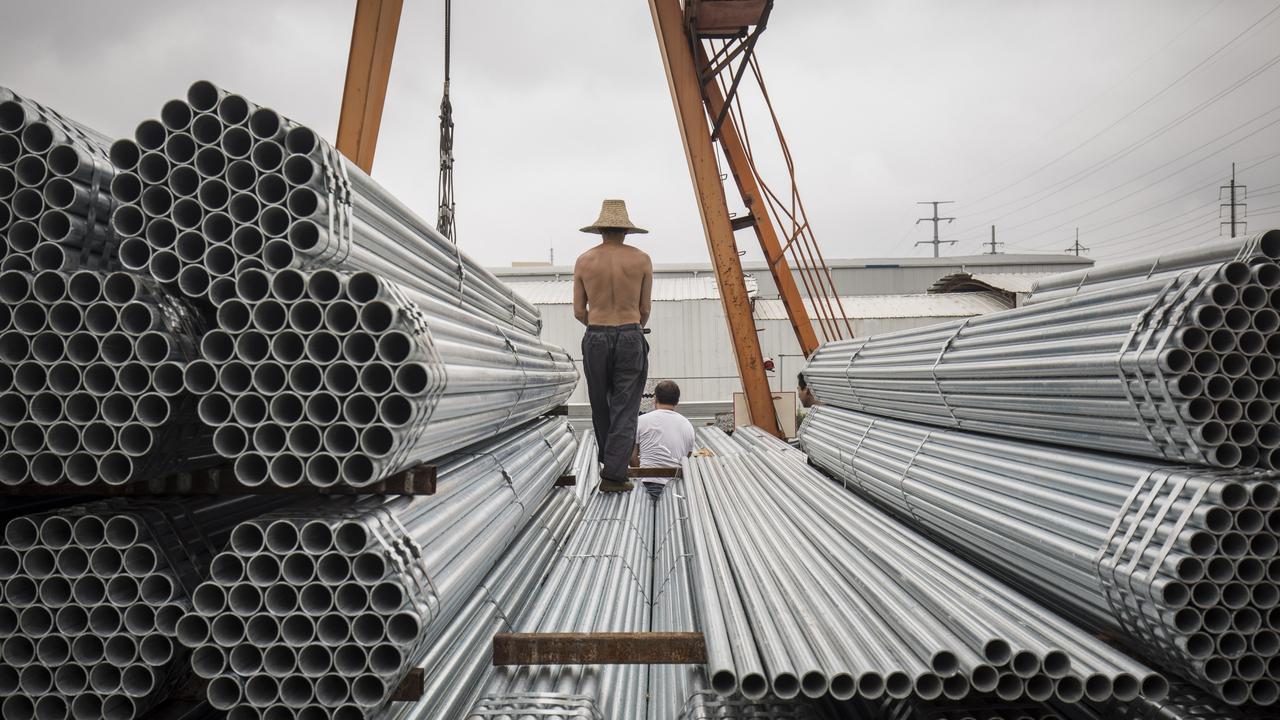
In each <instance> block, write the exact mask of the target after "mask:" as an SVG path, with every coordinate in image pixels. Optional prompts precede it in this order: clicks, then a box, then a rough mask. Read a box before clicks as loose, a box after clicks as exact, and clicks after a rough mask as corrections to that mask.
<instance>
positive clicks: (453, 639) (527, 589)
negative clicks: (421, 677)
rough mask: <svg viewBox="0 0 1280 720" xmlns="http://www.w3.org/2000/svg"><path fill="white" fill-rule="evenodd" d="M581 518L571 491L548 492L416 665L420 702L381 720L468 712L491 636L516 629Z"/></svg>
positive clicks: (489, 669)
mask: <svg viewBox="0 0 1280 720" xmlns="http://www.w3.org/2000/svg"><path fill="white" fill-rule="evenodd" d="M582 514H583V513H582V506H581V505H580V504H579V503H578V501H577V498H575V497H574V495H573V491H572V490H571V489H570V488H558V489H556V490H554V491H553V492H552V494H551V496H550V497H548V498H547V500H546V502H544V503H543V505H542V507H541V508H539V510H538V512H537V513H536V514H535V515H534V516H533V518H531V519H530V520H529V523H528V524H527V525H525V528H524V530H523V531H522V532H521V534H520V536H519V537H517V538H516V540H515V541H514V542H512V543H511V547H510V548H509V549H508V550H507V553H506V554H505V555H503V557H502V560H501V561H500V562H499V563H498V564H497V565H496V566H495V567H494V568H493V570H492V571H490V573H489V574H488V575H487V576H486V577H485V579H484V580H483V581H482V582H481V583H480V586H479V587H478V588H477V589H476V591H475V593H474V594H472V596H471V598H470V600H469V601H468V602H467V604H466V605H464V606H463V607H462V609H461V610H459V611H458V613H457V615H455V616H454V618H453V620H452V621H450V623H449V625H448V627H447V628H446V629H445V631H444V634H442V635H441V636H440V637H439V638H438V639H437V640H436V641H435V642H434V644H433V645H432V647H431V649H430V650H429V651H428V652H427V654H426V655H425V656H424V658H423V661H422V662H421V663H419V665H420V666H421V667H423V668H424V670H425V671H426V679H427V684H426V690H425V692H424V693H423V696H422V699H421V700H419V701H417V702H415V703H396V704H393V705H391V706H389V707H388V708H387V709H386V710H385V711H384V713H383V714H381V715H379V716H378V717H379V720H435V719H436V718H458V717H462V716H463V715H464V714H465V713H466V712H467V711H468V710H469V709H470V708H471V706H472V705H473V704H474V703H475V701H476V699H477V697H478V696H479V694H480V691H481V689H482V688H483V687H484V684H485V681H486V679H487V678H488V677H490V676H491V675H492V674H493V673H494V669H493V666H492V660H493V636H494V634H495V633H499V632H512V631H514V629H515V628H514V627H513V625H512V624H513V623H517V622H519V620H520V618H521V617H523V616H524V614H525V612H526V611H527V609H528V607H529V604H530V603H531V602H532V600H533V598H534V597H535V595H536V593H537V591H538V588H539V587H540V586H541V583H542V580H543V578H545V577H546V574H547V571H548V570H549V569H550V568H551V565H552V563H553V562H554V561H555V560H556V558H558V557H559V556H560V554H561V552H562V550H563V549H564V544H565V542H566V541H567V539H568V537H569V535H570V534H571V533H572V532H573V531H574V529H575V528H577V527H578V523H579V522H580V521H581V520H582Z"/></svg>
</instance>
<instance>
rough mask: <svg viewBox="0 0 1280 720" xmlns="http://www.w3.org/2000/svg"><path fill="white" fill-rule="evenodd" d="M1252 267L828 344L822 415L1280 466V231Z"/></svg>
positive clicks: (1171, 276) (816, 375) (1199, 270)
mask: <svg viewBox="0 0 1280 720" xmlns="http://www.w3.org/2000/svg"><path fill="white" fill-rule="evenodd" d="M1272 235H1274V239H1275V242H1266V243H1258V244H1257V251H1258V253H1262V254H1258V255H1255V256H1252V257H1250V258H1249V260H1248V262H1244V261H1236V260H1231V261H1228V262H1223V263H1216V264H1212V265H1205V266H1195V267H1190V268H1187V269H1185V270H1180V271H1176V272H1171V273H1166V274H1162V275H1159V276H1156V277H1153V278H1135V279H1133V280H1132V281H1126V282H1123V283H1121V284H1119V285H1114V286H1113V285H1107V284H1104V285H1102V286H1100V287H1098V288H1097V289H1090V288H1088V287H1085V288H1082V289H1081V291H1080V292H1079V293H1071V294H1069V295H1067V296H1064V297H1060V298H1057V299H1053V300H1047V301H1045V302H1041V303H1038V304H1034V305H1031V306H1028V307H1022V308H1018V309H1014V310H1007V311H1002V312H997V313H992V314H989V315H981V316H977V317H972V318H967V319H965V320H959V321H955V322H949V323H941V324H937V325H930V326H927V327H923V328H917V329H912V330H904V331H900V332H895V333H887V334H883V335H876V336H872V337H870V338H861V339H857V340H848V341H841V342H833V343H828V344H827V345H824V346H823V347H822V348H820V349H819V350H818V351H817V352H815V353H814V355H813V356H812V357H811V359H810V362H809V365H808V366H807V367H806V369H805V371H804V375H805V378H806V380H807V381H808V383H809V385H810V387H811V388H812V390H813V392H814V393H815V394H816V395H817V396H818V398H819V399H820V400H822V401H823V402H824V403H827V404H831V405H837V406H840V407H844V408H848V409H851V410H858V411H862V412H868V413H872V414H875V415H884V416H888V417H895V418H899V419H903V420H911V421H915V422H923V423H928V424H932V425H941V426H946V427H959V428H963V429H966V430H973V431H977V432H986V433H992V434H997V435H1006V436H1012V437H1020V438H1026V439H1031V440H1036V441H1041V442H1050V443H1055V444H1060V445H1068V446H1074V447H1085V448H1090V449H1105V450H1112V451H1116V452H1122V453H1126V454H1131V455H1140V456H1144V457H1154V458H1160V459H1165V460H1173V461H1186V462H1194V463H1199V464H1207V465H1213V466H1218V467H1236V466H1239V467H1254V466H1259V467H1264V468H1273V467H1274V468H1280V423H1278V422H1277V411H1278V410H1280V378H1277V377H1276V361H1277V359H1278V358H1280V334H1278V333H1277V332H1276V330H1277V328H1278V327H1280V313H1277V311H1276V309H1277V308H1280V265H1277V264H1276V263H1274V262H1272V261H1273V260H1274V259H1275V258H1276V257H1278V256H1280V234H1277V233H1275V232H1274V231H1273V233H1271V234H1268V236H1267V237H1271V236H1272Z"/></svg>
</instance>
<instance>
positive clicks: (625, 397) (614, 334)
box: [582, 324, 649, 482]
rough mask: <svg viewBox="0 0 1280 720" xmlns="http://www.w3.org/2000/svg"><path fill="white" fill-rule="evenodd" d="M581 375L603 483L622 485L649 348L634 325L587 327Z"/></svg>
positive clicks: (637, 415) (642, 387)
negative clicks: (585, 385) (585, 387)
mask: <svg viewBox="0 0 1280 720" xmlns="http://www.w3.org/2000/svg"><path fill="white" fill-rule="evenodd" d="M582 374H583V375H584V376H586V378H587V397H588V398H589V399H590V400H591V424H592V426H593V427H594V428H595V431H596V445H597V447H598V448H599V450H598V453H599V455H598V457H599V460H600V462H602V463H604V469H603V470H601V471H600V477H601V479H603V480H616V481H619V482H624V481H626V479H627V465H628V464H629V463H630V461H631V448H632V446H633V445H635V442H636V421H637V419H638V418H639V416H640V397H641V395H643V394H644V383H645V380H646V379H647V378H648V377H649V343H648V341H646V340H645V339H644V330H643V328H641V327H640V326H639V325H634V324H633V325H618V326H609V325H588V326H587V332H586V334H585V335H583V336H582Z"/></svg>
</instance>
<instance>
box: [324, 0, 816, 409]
mask: <svg viewBox="0 0 1280 720" xmlns="http://www.w3.org/2000/svg"><path fill="white" fill-rule="evenodd" d="M402 7H403V0H357V2H356V13H355V22H354V24H353V26H352V32H351V52H350V55H349V57H348V60H347V76H346V84H345V86H344V89H343V95H342V111H341V114H340V116H339V120H338V138H337V143H336V144H337V148H338V150H339V151H340V152H342V153H343V154H344V155H346V156H347V157H348V158H349V159H351V160H352V161H353V162H354V163H355V164H356V165H358V166H359V167H360V168H361V169H363V170H364V171H365V172H370V171H371V170H372V168H373V156H374V151H375V149H376V146H377V140H378V130H379V127H380V125H381V121H382V108H383V103H384V101H385V99H386V94H387V82H388V79H389V77H390V74H391V61H392V58H393V57H394V54H395V43H396V34H397V31H398V28H399V24H400V14H401V10H402ZM649 7H650V10H651V12H652V15H653V23H654V30H655V32H656V34H657V37H658V45H659V48H660V50H661V52H662V59H663V65H664V67H665V69H666V75H667V81H668V84H669V86H670V89H671V99H672V103H673V104H674V106H675V112H676V119H677V122H678V123H679V126H680V135H681V138H682V139H683V142H684V149H685V156H686V158H687V159H688V162H689V175H690V177H691V179H692V181H693V186H694V191H695V195H696V196H697V199H698V210H699V213H700V215H701V218H702V226H703V231H704V233H705V235H706V240H707V249H708V251H709V253H710V256H711V262H712V265H713V267H714V268H715V273H716V279H717V283H718V286H719V289H720V298H721V303H722V304H723V307H724V312H725V319H726V321H727V324H728V326H729V336H730V338H731V340H732V342H733V349H734V358H735V360H736V362H737V366H738V375H739V377H740V378H741V381H742V389H743V394H744V395H745V396H746V400H747V407H748V410H749V412H750V414H751V418H750V419H751V422H752V423H753V424H755V425H757V426H759V427H761V428H763V429H764V430H766V431H768V432H770V433H773V434H774V435H780V434H781V431H780V428H779V425H778V418H777V413H776V411H775V408H774V402H773V392H772V389H771V388H770V385H769V377H768V372H767V369H766V366H765V360H764V356H763V353H762V351H761V349H760V339H759V336H758V334H757V329H756V326H755V318H754V317H753V315H752V307H751V299H750V297H749V296H748V294H747V287H746V282H745V278H744V275H743V272H742V261H741V259H740V257H739V254H738V245H737V241H736V239H735V236H734V233H735V232H736V231H737V230H741V229H745V228H747V227H751V228H752V229H753V230H754V231H755V234H756V239H757V240H758V241H759V243H760V247H761V250H762V251H763V252H764V256H765V259H766V262H767V264H768V267H769V271H770V273H771V274H772V276H773V279H774V282H775V284H776V286H777V288H778V293H779V295H780V296H781V298H782V302H783V305H784V307H785V308H786V311H787V315H788V317H789V318H790V321H791V326H792V329H793V331H794V332H795V335H796V341H797V342H798V343H799V345H800V349H801V351H802V352H803V353H804V354H805V355H806V356H808V355H809V354H810V353H812V352H813V351H814V350H815V349H817V347H818V344H819V341H818V339H817V335H816V333H815V331H814V328H813V324H812V322H811V320H810V318H809V311H808V309H807V307H806V305H805V302H804V300H803V299H802V298H801V295H800V291H799V289H798V287H797V285H796V280H795V277H794V275H793V274H792V270H791V267H790V265H789V264H788V262H787V258H786V252H787V250H788V249H790V248H791V247H792V245H793V244H794V243H796V242H797V240H798V239H799V237H800V234H801V233H802V232H807V227H803V228H798V229H797V231H796V232H795V233H793V234H792V237H791V238H789V239H788V241H787V243H786V244H785V245H784V244H783V243H782V242H781V241H780V239H779V235H778V232H777V230H776V229H775V227H774V225H773V223H772V222H771V220H770V217H769V214H768V208H766V198H765V196H764V194H763V193H762V188H761V185H760V183H759V181H758V174H757V172H756V169H755V167H754V166H753V164H752V160H751V157H750V153H749V149H748V148H747V147H746V146H744V142H743V136H742V134H741V132H740V129H739V128H738V127H737V125H736V124H735V121H734V113H733V112H731V108H730V104H731V103H733V102H734V94H735V93H736V92H737V88H738V85H739V82H740V81H741V79H742V77H743V75H744V73H745V71H746V69H747V63H748V62H749V61H751V58H752V52H753V50H754V47H755V42H756V39H757V38H758V37H759V34H760V32H762V31H763V30H764V27H765V25H766V24H767V21H768V16H769V13H770V11H771V10H772V7H773V0H685V2H684V3H683V4H682V3H681V0H649ZM715 38H721V39H725V38H733V39H736V40H737V41H738V42H737V43H736V44H730V43H728V42H726V43H725V44H724V46H723V47H722V48H721V50H720V51H719V52H717V53H715V55H713V56H712V57H708V56H707V51H706V48H705V47H704V44H703V41H704V40H707V39H715ZM735 60H737V61H738V66H737V68H736V69H734V67H733V64H734V61H735ZM726 71H728V72H729V74H730V75H731V78H730V79H729V80H728V81H727V83H726V85H727V89H725V88H722V87H721V84H722V83H724V82H725V80H724V79H723V78H722V74H724V73H726ZM717 142H718V143H719V146H720V149H721V151H722V152H723V154H724V156H725V158H726V160H727V162H728V165H729V170H730V174H731V175H732V176H733V179H734V183H735V185H736V186H737V189H738V193H739V195H740V196H741V199H742V202H743V205H744V206H745V207H746V208H747V210H748V213H747V215H746V216H745V217H742V218H733V217H731V216H730V212H729V206H728V200H727V197H726V195H725V190H724V184H723V181H722V179H721V176H720V171H719V168H718V166H717V164H716V155H715V146H714V144H713V143H717ZM766 192H767V189H766ZM793 253H794V250H793ZM793 256H794V255H793ZM810 264H813V263H810ZM815 269H816V268H812V267H810V268H802V270H805V271H810V272H811V271H813V270H815ZM821 270H822V271H824V272H825V271H826V268H825V267H822V268H821ZM828 277H829V273H828ZM806 290H807V291H808V293H809V297H810V301H811V302H812V303H814V304H815V305H817V304H818V303H819V301H821V302H823V303H824V304H826V305H828V306H829V305H830V298H826V297H825V296H824V297H819V296H817V295H816V294H815V290H814V286H813V284H812V283H810V282H809V281H808V280H806ZM836 301H837V302H838V298H836Z"/></svg>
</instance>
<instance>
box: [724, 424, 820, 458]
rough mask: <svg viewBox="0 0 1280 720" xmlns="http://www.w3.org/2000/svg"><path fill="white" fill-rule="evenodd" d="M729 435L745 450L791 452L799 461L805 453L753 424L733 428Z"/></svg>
mask: <svg viewBox="0 0 1280 720" xmlns="http://www.w3.org/2000/svg"><path fill="white" fill-rule="evenodd" d="M729 437H731V438H732V439H733V441H734V442H736V443H738V444H739V445H741V446H742V447H743V448H745V449H747V450H768V451H771V452H780V453H793V454H794V456H795V457H796V458H798V459H800V460H801V462H803V460H804V456H805V455H804V452H803V451H802V450H800V449H798V448H796V447H793V446H791V445H789V444H787V442H786V441H785V440H781V439H779V438H777V437H774V436H773V435H770V434H769V433H767V432H765V431H764V430H761V429H760V428H758V427H756V426H755V425H743V426H742V427H739V428H734V431H733V435H730V436H729Z"/></svg>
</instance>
